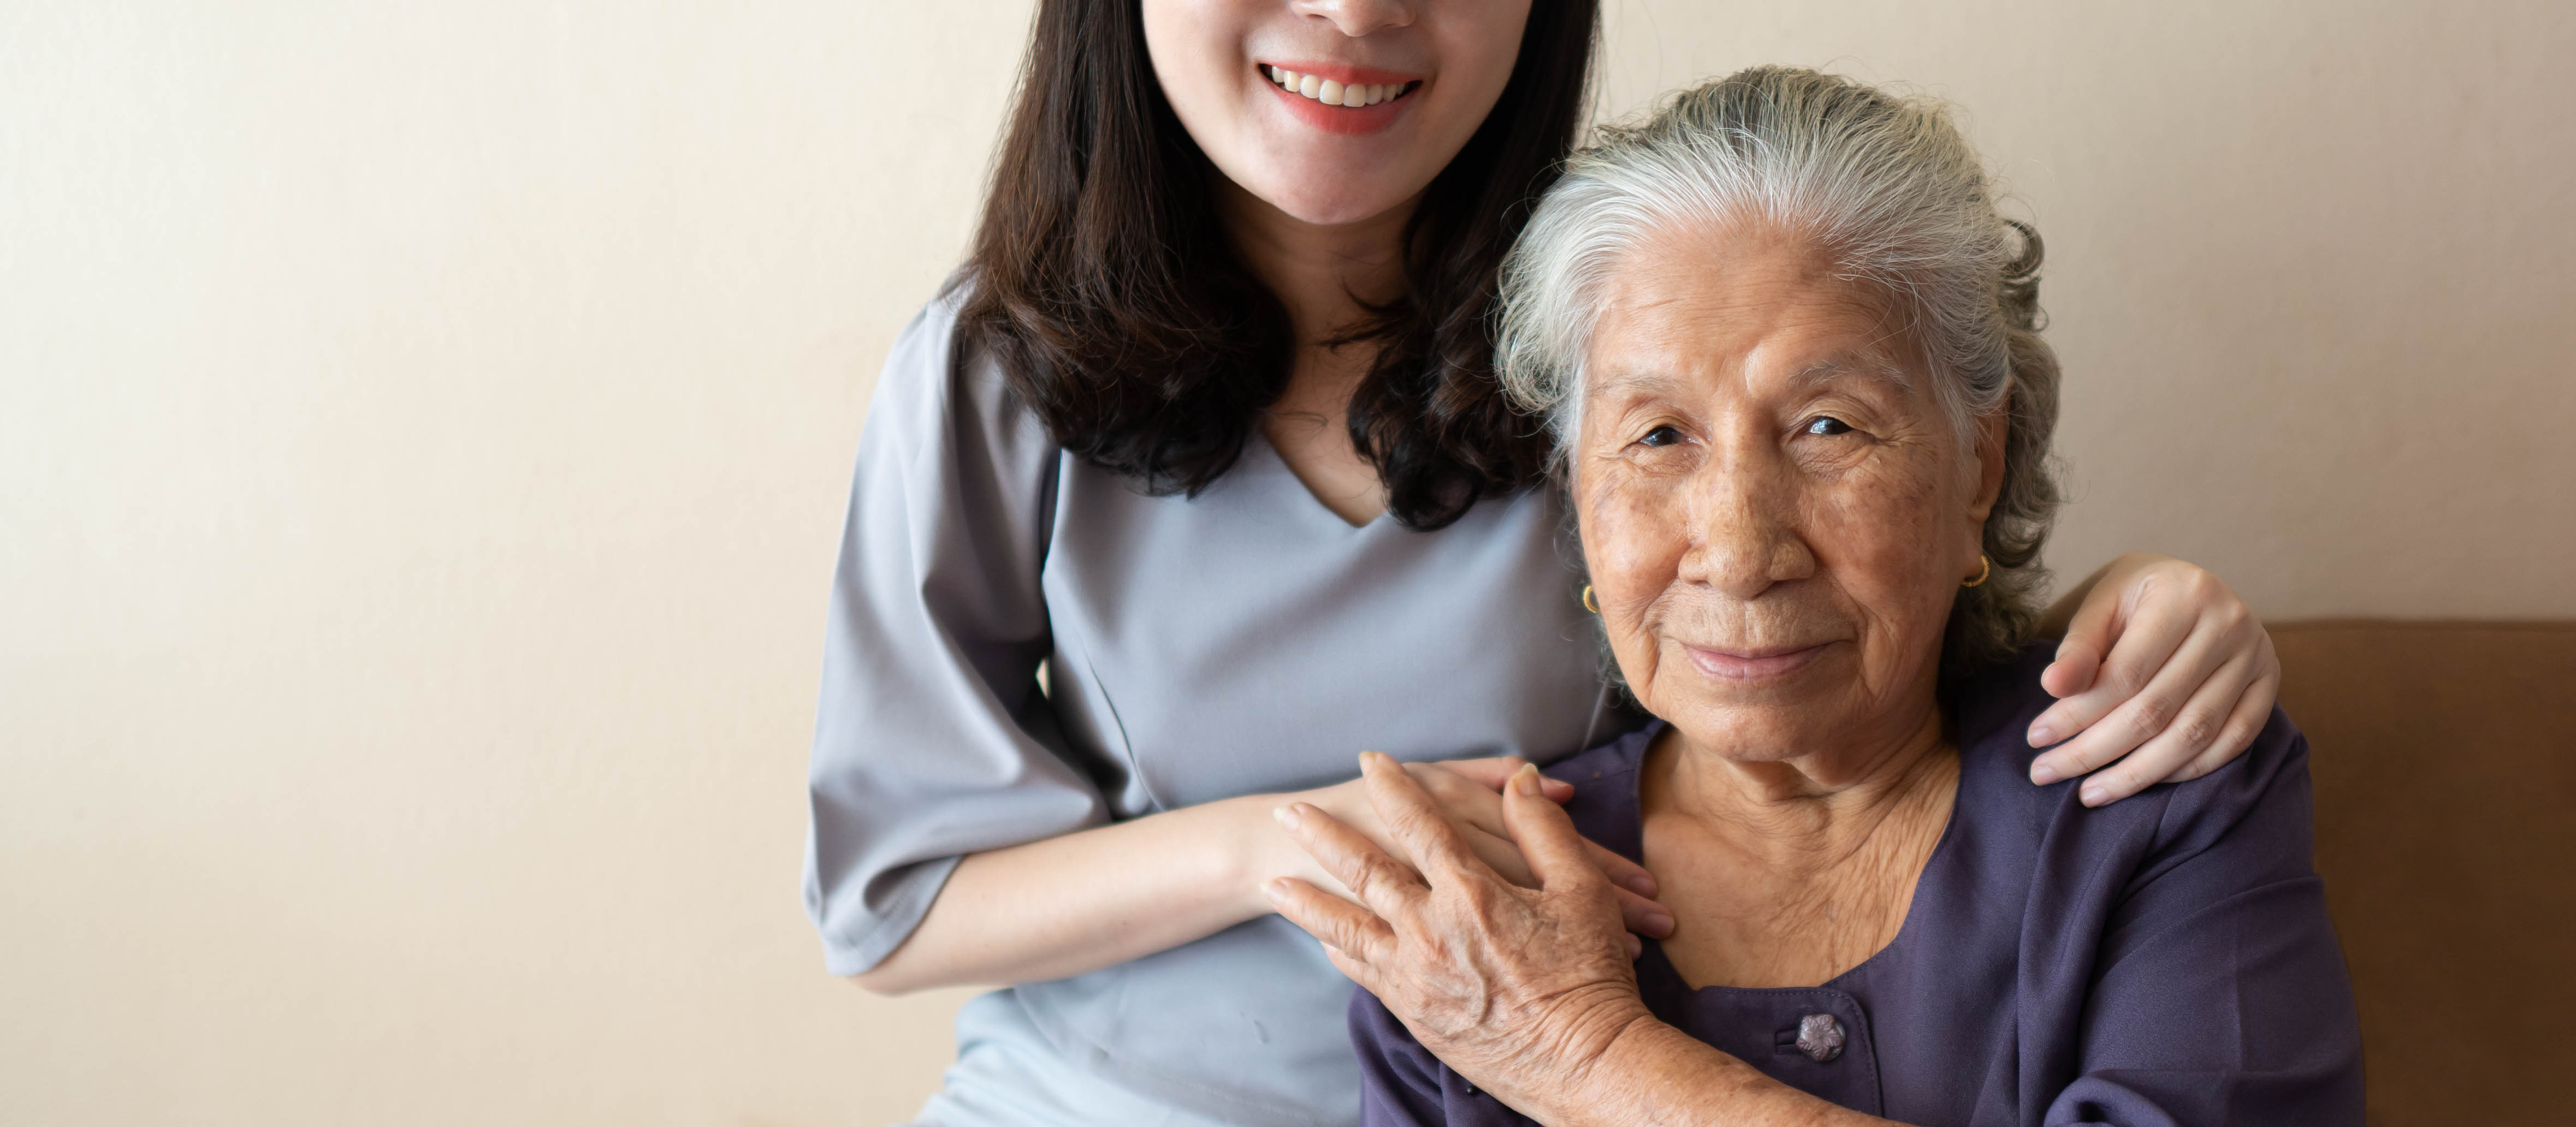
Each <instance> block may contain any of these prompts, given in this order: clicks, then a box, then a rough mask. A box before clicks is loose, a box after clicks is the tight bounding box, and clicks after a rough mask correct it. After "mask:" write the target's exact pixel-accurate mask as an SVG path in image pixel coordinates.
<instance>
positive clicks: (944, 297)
mask: <svg viewBox="0 0 2576 1127" xmlns="http://www.w3.org/2000/svg"><path fill="white" fill-rule="evenodd" d="M972 290H973V283H972V281H971V280H969V279H964V278H960V279H957V280H954V281H952V282H951V283H950V284H949V285H948V286H946V287H945V288H943V289H942V290H941V291H940V293H939V294H938V296H936V297H933V298H932V299H931V300H929V301H928V302H925V303H923V305H922V307H921V308H920V309H919V310H917V311H915V312H914V314H913V316H912V320H910V321H909V322H907V323H906V324H905V325H904V327H903V330H902V331H901V332H900V333H898V334H896V336H895V341H894V346H893V347H892V348H889V349H888V350H887V351H886V359H885V366H884V368H883V369H881V370H880V371H879V373H878V376H877V382H876V387H875V390H874V392H873V393H872V394H871V395H870V397H869V401H868V415H867V425H866V431H867V434H866V437H865V438H864V439H862V443H863V444H865V445H873V446H880V447H884V448H886V452H887V453H890V454H895V455H896V456H898V457H901V458H905V459H906V460H909V459H911V458H917V457H921V456H926V455H931V454H934V453H935V452H937V451H940V450H946V449H956V448H959V447H965V448H971V449H976V450H978V451H980V452H982V453H984V454H986V455H987V456H989V457H991V458H992V459H994V460H996V461H1002V462H1024V461H1032V460H1041V461H1042V460H1049V459H1052V457H1053V455H1054V453H1055V449H1056V447H1055V443H1054V441H1053V439H1052V438H1051V437H1049V436H1048V435H1047V433H1046V430H1045V427H1044V426H1043V425H1041V424H1040V423H1039V421H1038V420H1037V418H1036V416H1035V415H1033V414H1032V413H1030V412H1029V411H1028V410H1027V409H1026V408H1025V407H1024V406H1023V405H1022V404H1021V403H1020V401H1019V398H1018V396H1017V395H1016V394H1014V393H1013V392H1012V391H1011V388H1010V381H1009V380H1008V379H1007V378H1005V376H1004V375H1003V372H1002V370H1001V366H1000V365H999V364H997V363H995V362H994V361H993V360H992V358H991V357H989V356H980V355H975V354H973V353H972V352H971V350H970V351H969V352H967V353H964V354H961V353H960V351H959V346H960V342H959V340H958V331H957V329H958V314H959V311H960V310H961V309H963V308H964V306H965V304H966V302H967V300H968V298H969V297H970V296H971V294H972Z"/></svg>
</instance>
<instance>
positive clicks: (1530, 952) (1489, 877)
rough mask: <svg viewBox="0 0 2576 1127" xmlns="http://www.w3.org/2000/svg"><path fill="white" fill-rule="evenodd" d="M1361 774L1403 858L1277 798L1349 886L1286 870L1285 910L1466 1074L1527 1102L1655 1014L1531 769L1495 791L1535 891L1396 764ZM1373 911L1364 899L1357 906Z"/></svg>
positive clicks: (1278, 888) (1275, 898)
mask: <svg viewBox="0 0 2576 1127" xmlns="http://www.w3.org/2000/svg"><path fill="white" fill-rule="evenodd" d="M1361 771H1362V778H1361V782H1362V783H1363V784H1365V786H1366V788H1367V793H1368V797H1369V801H1370V805H1371V806H1372V808H1373V809H1374V811H1375V813H1376V815H1377V818H1378V819H1379V821H1380V822H1381V823H1382V824H1383V825H1384V826H1385V827H1386V832H1387V834H1388V835H1389V836H1390V837H1392V838H1393V839H1394V840H1395V841H1396V842H1397V843H1398V844H1400V845H1401V846H1402V847H1403V848H1404V850H1405V852H1406V855H1407V856H1409V857H1411V858H1413V859H1414V860H1413V863H1411V864H1408V863H1406V862H1405V861H1403V860H1399V859H1398V858H1396V857H1395V856H1393V855H1391V854H1390V853H1388V852H1387V851H1386V850H1384V849H1381V848H1379V847H1378V845H1377V843H1376V842H1373V841H1371V840H1370V839H1369V838H1368V836H1367V835H1364V834H1361V833H1360V832H1358V831H1357V830H1355V829H1353V828H1352V827H1351V826H1350V825H1348V824H1346V823H1345V822H1343V821H1342V820H1341V819H1340V818H1337V817H1335V816H1334V815H1332V814H1329V813H1326V812H1325V811H1323V810H1321V809H1319V808H1317V807H1315V806H1313V805H1311V804H1306V803H1292V804H1290V805H1288V806H1284V807H1281V808H1280V810H1279V818H1280V821H1281V823H1282V824H1283V825H1285V826H1286V827H1287V828H1288V831H1289V833H1290V834H1291V835H1292V836H1293V837H1295V838H1296V840H1297V842H1298V844H1300V845H1302V846H1304V847H1305V849H1306V850H1307V851H1308V852H1310V853H1312V854H1313V855H1314V856H1315V858H1316V859H1317V860H1318V861H1319V862H1321V863H1322V865H1323V867H1324V868H1325V869H1326V870H1327V871H1329V872H1330V873H1331V874H1332V875H1333V876H1334V878H1335V879H1337V880H1339V881H1340V882H1341V884H1342V885H1343V886H1345V887H1347V888H1349V889H1350V890H1351V891H1352V892H1353V893H1355V894H1356V895H1357V896H1358V898H1359V901H1360V903H1359V904H1353V903H1351V902H1349V901H1347V900H1344V899H1342V898H1340V897H1338V896H1334V895H1331V894H1329V893H1327V892H1325V891H1323V890H1322V889H1319V888H1317V887H1315V886H1314V885H1313V884H1310V883H1308V882H1305V881H1302V880H1297V879H1294V878H1281V879H1278V880H1273V881H1271V882H1269V884H1268V885H1267V886H1266V888H1265V891H1266V892H1268V894H1269V896H1270V899H1271V903H1272V905H1273V906H1275V907H1277V908H1278V910H1279V912H1280V914H1281V915H1284V916H1286V917H1288V918H1289V919H1290V920H1292V921H1295V923H1296V924H1297V926H1299V927H1302V928H1305V929H1306V930H1307V931H1308V932H1310V933H1312V934H1313V935H1314V936H1315V937H1316V938H1318V939H1321V940H1322V941H1323V942H1324V947H1325V951H1326V953H1327V954H1329V955H1330V956H1331V957H1332V960H1333V965H1335V966H1337V967H1340V968H1341V970H1342V973H1344V974H1347V975H1349V976H1350V977H1351V978H1352V979H1353V980H1354V981H1356V982H1358V983H1359V984H1360V985H1361V986H1363V987H1366V988H1367V989H1368V991H1369V992H1370V993H1372V994H1375V995H1377V996H1378V998H1379V1000H1381V1001H1383V1002H1385V1003H1386V1007H1387V1009H1388V1010H1390V1011H1392V1012H1393V1013H1394V1014H1395V1016H1396V1017H1397V1019H1399V1020H1401V1021H1402V1022H1404V1025H1405V1028H1407V1029H1409V1030H1411V1031H1412V1033H1413V1035H1414V1037H1415V1038H1416V1039H1418V1040H1420V1041H1421V1042H1422V1045H1423V1047H1424V1048H1427V1049H1429V1050H1431V1052H1432V1053H1434V1054H1435V1055H1437V1056H1439V1057H1440V1059H1441V1060H1443V1061H1446V1062H1448V1064H1449V1066H1450V1067H1451V1068H1453V1069H1456V1070H1457V1071H1458V1073H1459V1074H1460V1075H1461V1076H1464V1077H1466V1078H1467V1079H1468V1080H1469V1081H1470V1082H1472V1083H1474V1084H1476V1085H1477V1086H1479V1087H1482V1088H1485V1089H1487V1090H1488V1091H1491V1092H1493V1093H1494V1094H1495V1095H1496V1096H1497V1097H1500V1098H1501V1099H1502V1100H1503V1101H1504V1102H1506V1103H1509V1104H1513V1105H1514V1106H1518V1107H1529V1106H1532V1102H1533V1101H1534V1100H1535V1099H1536V1098H1537V1097H1538V1096H1539V1095H1541V1094H1543V1093H1550V1092H1556V1093H1561V1092H1563V1091H1564V1090H1566V1088H1567V1086H1568V1085H1570V1084H1572V1083H1575V1082H1578V1081H1579V1080H1580V1079H1582V1076H1583V1074H1584V1073H1585V1072H1586V1071H1587V1070H1588V1069H1590V1068H1591V1066H1592V1065H1593V1064H1594V1063H1595V1062H1598V1061H1600V1060H1601V1059H1602V1058H1603V1055H1604V1054H1605V1053H1607V1052H1608V1051H1609V1049H1610V1046H1611V1045H1612V1044H1613V1043H1614V1042H1616V1041H1617V1040H1618V1039H1619V1037H1620V1036H1621V1034H1622V1033H1623V1032H1626V1031H1628V1030H1629V1029H1631V1028H1632V1027H1634V1026H1636V1025H1637V1023H1639V1022H1641V1021H1644V1022H1651V1021H1652V1018H1651V1017H1650V1016H1649V1015H1648V1013H1647V1011H1646V1007H1645V1004H1644V1002H1643V1001H1641V1000H1640V999H1639V997H1638V994H1637V979H1636V973H1635V970H1634V968H1633V967H1632V966H1631V960H1632V959H1634V958H1635V953H1636V951H1637V949H1638V945H1637V939H1636V937H1635V936H1633V935H1630V934H1629V933H1628V932H1627V931H1626V930H1625V929H1624V928H1623V927H1622V926H1621V922H1620V909H1619V901H1618V898H1617V896H1616V894H1615V890H1614V888H1613V886H1612V885H1611V883H1610V881H1609V879H1608V878H1607V877H1606V876H1604V875H1603V874H1602V872H1601V870H1600V868H1599V867H1597V866H1596V865H1595V864H1594V863H1593V861H1592V859H1591V855H1590V853H1589V851H1587V850H1586V849H1585V846H1586V845H1587V844H1588V843H1586V842H1585V841H1584V840H1583V838H1582V837H1581V835H1579V834H1577V833H1576V832H1575V830H1574V824H1573V822H1572V821H1570V820H1568V819H1567V818H1566V816H1565V812H1564V811H1563V810H1560V809H1558V808H1557V806H1556V804H1555V803H1554V802H1551V801H1548V800H1547V798H1545V797H1544V796H1543V795H1542V793H1541V788H1540V782H1541V777H1540V775H1539V774H1538V770H1537V769H1536V768H1534V767H1524V768H1522V769H1521V770H1520V771H1519V772H1517V773H1516V774H1515V775H1514V776H1513V778H1512V779H1511V780H1510V784H1509V785H1508V786H1507V787H1505V788H1504V789H1505V793H1504V794H1503V795H1502V796H1501V800H1500V805H1501V808H1502V822H1503V829H1504V831H1505V832H1506V833H1508V834H1509V836H1510V838H1511V839H1512V840H1513V841H1515V842H1517V843H1518V845H1519V853H1520V854H1521V855H1522V856H1523V857H1525V858H1527V861H1528V865H1529V869H1530V872H1531V874H1532V876H1533V877H1534V878H1535V879H1534V884H1535V887H1527V886H1524V885H1523V884H1521V883H1519V882H1515V881H1512V880H1509V879H1506V878H1505V877H1504V876H1503V875H1502V874H1500V873H1498V872H1496V871H1495V870H1494V868H1493V867H1492V866H1491V865H1488V864H1486V863H1485V861H1484V860H1483V859H1482V858H1481V857H1480V856H1479V855H1478V853H1477V851H1476V850H1475V849H1474V848H1473V847H1472V846H1471V845H1470V844H1469V843H1468V841H1467V838H1466V835H1465V833H1464V832H1463V831H1461V830H1460V829H1459V828H1458V827H1456V826H1454V825H1452V824H1451V823H1450V822H1449V820H1448V819H1447V818H1445V817H1443V816H1442V815H1441V808H1440V806H1439V804H1438V803H1437V802H1436V801H1435V800H1434V799H1433V798H1432V796H1431V794H1430V793H1429V792H1427V791H1426V790H1425V789H1424V788H1423V787H1422V786H1421V785H1420V784H1419V783H1418V781H1417V780H1416V778H1415V777H1413V776H1411V775H1408V774H1407V773H1406V772H1405V771H1404V770H1403V769H1402V768H1401V767H1399V766H1398V765H1397V764H1396V763H1395V761H1394V760H1391V759H1389V758H1387V757H1385V756H1383V755H1376V754H1370V755H1365V756H1362V757H1361ZM1363 905H1364V906H1363Z"/></svg>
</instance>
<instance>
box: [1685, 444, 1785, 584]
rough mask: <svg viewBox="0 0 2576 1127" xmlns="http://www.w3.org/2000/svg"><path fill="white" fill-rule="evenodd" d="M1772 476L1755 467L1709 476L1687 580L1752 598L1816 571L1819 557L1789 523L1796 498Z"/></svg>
mask: <svg viewBox="0 0 2576 1127" xmlns="http://www.w3.org/2000/svg"><path fill="white" fill-rule="evenodd" d="M1769 476H1770V475H1768V474H1766V473H1764V472H1762V471H1760V470H1758V469H1753V468H1750V467H1743V468H1738V469H1734V470H1729V471H1723V472H1716V473H1712V474H1710V475H1708V480H1707V481H1706V482H1705V483H1704V484H1703V485H1702V487H1701V488H1700V489H1698V490H1697V491H1695V492H1696V496H1695V498H1694V503H1693V505H1692V506H1691V517H1690V523H1691V524H1692V526H1693V527H1692V528H1691V529H1690V532H1691V534H1692V540H1693V541H1694V549H1693V551H1692V552H1691V553H1690V555H1689V556H1688V557H1686V558H1685V559H1684V561H1683V572H1684V574H1683V578H1685V579H1689V580H1692V581H1694V582H1699V583H1705V584H1708V585H1709V586H1711V587H1714V588H1716V589H1717V590H1718V592H1719V593H1721V594H1724V595H1727V596H1729V597H1732V598H1738V599H1750V598H1753V597H1755V596H1757V595H1760V594H1761V593H1762V592H1763V591H1765V590H1767V589H1769V588H1770V586H1771V585H1772V584H1774V583H1785V582H1788V581H1790V580H1793V579H1804V578H1806V577H1807V576H1808V575H1810V574H1812V573H1813V572H1814V570H1815V565H1816V557H1815V555H1814V554H1813V553H1811V552H1809V551H1808V550H1807V544H1806V541H1805V540H1804V539H1803V538H1801V537H1800V536H1799V535H1798V532H1797V529H1796V527H1795V525H1794V524H1793V523H1792V522H1791V521H1790V519H1789V512H1788V510H1789V508H1790V504H1791V499H1790V498H1788V497H1787V496H1785V495H1784V493H1783V491H1782V490H1781V489H1780V488H1778V486H1777V485H1776V484H1775V483H1773V482H1771V481H1770V480H1769Z"/></svg>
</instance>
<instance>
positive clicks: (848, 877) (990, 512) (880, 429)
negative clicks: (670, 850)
mask: <svg viewBox="0 0 2576 1127" xmlns="http://www.w3.org/2000/svg"><path fill="white" fill-rule="evenodd" d="M954 327H955V316H954V298H953V296H952V297H951V298H948V299H943V300H941V301H939V302H934V303H933V304H932V305H931V306H929V307H928V308H926V309H924V310H923V311H922V312H921V314H920V315H918V316H916V317H914V318H913V321H912V323H911V324H910V325H909V326H907V327H906V328H905V329H904V331H903V335H902V336H901V337H900V338H899V339H898V340H897V341H896V343H895V346H894V350H893V352H892V354H891V355H889V356H888V357H887V359H886V364H885V370H884V374H883V375H882V376H881V377H880V378H879V379H878V382H877V387H876V392H875V396H874V398H873V399H872V400H871V402H870V404H869V408H868V416H867V424H866V427H865V429H864V430H863V431H862V433H861V436H860V439H859V457H858V469H857V472H856V474H855V475H854V478H853V480H852V483H851V487H850V507H849V514H848V519H847V523H846V524H845V525H844V526H843V530H842V534H841V550H840V560H839V563H838V566H837V567H836V569H835V571H834V576H833V582H832V596H831V612H830V619H829V623H828V631H827V633H826V635H825V638H824V646H823V685H822V694H821V699H820V703H819V705H818V707H817V715H816V721H815V728H814V750H813V758H812V762H811V768H810V771H809V773H808V799H809V804H810V816H811V821H810V823H809V830H808V835H807V843H806V863H805V908H806V912H807V914H808V915H810V916H811V917H812V918H813V920H814V925H815V927H816V929H817V930H819V931H820V932H821V933H822V938H823V947H824V961H825V964H826V965H827V966H828V967H829V968H830V969H831V971H832V973H834V974H839V975H851V974H858V973H861V972H864V971H866V970H868V969H869V968H870V967H873V966H875V965H876V964H877V963H878V962H879V961H880V960H882V959H884V958H885V957H886V955H887V954H888V953H890V952H892V951H893V950H894V949H895V948H896V947H897V946H899V945H901V944H902V942H903V940H904V938H905V937H906V936H909V935H910V934H911V933H912V930H913V928H914V927H916V926H917V925H919V924H920V922H921V918H922V917H923V916H924V915H925V914H927V913H928V912H929V910H930V904H931V901H932V900H933V899H935V898H936V897H937V896H938V895H939V889H940V887H941V885H942V884H944V883H945V882H946V880H947V878H948V874H949V872H950V871H951V870H952V869H954V868H955V867H956V864H957V861H958V859H959V858H960V857H961V856H963V855H965V854H968V853H973V852H977V851H981V850H986V849H993V848H997V847H1000V846H1004V845H1010V844H1016V843H1019V842H1023V841H1033V840H1036V839H1039V838H1044V837H1051V836H1054V835H1057V834H1061V833H1066V832H1069V831H1072V830H1076V829H1081V828H1083V827H1086V826H1090V825H1095V824H1098V823H1100V822H1102V821H1105V820H1106V819H1107V808H1106V804H1105V803H1104V802H1103V800H1102V798H1101V795H1100V792H1099V790H1098V788H1097V787H1095V786H1094V785H1093V784H1092V783H1091V782H1090V781H1089V779H1088V778H1087V777H1086V776H1085V775H1084V774H1083V773H1082V772H1081V771H1079V770H1077V769H1076V768H1075V767H1074V766H1073V765H1072V763H1071V761H1070V760H1069V759H1068V758H1067V757H1066V756H1065V754H1064V749H1063V745H1062V740H1061V737H1060V736H1058V735H1057V734H1056V727H1055V725H1054V723H1053V716H1054V714H1053V712H1052V711H1051V709H1050V707H1049V705H1048V703H1047V700H1046V697H1045V695H1044V694H1043V693H1042V692H1040V690H1039V687H1038V682H1037V670H1038V666H1039V663H1040V662H1041V661H1042V660H1044V658H1045V657H1046V655H1047V653H1048V651H1049V649H1050V648H1051V637H1050V634H1049V631H1048V625H1047V609H1046V601H1045V597H1044V595H1043V594H1042V593H1041V591H1040V586H1039V577H1040V570H1041V568H1042V567H1043V566H1044V564H1045V553H1046V544H1047V539H1048V533H1049V529H1048V527H1047V526H1048V524H1049V523H1050V521H1051V519H1052V510H1053V491H1054V489H1055V483H1056V475H1057V473H1058V472H1059V468H1058V466H1059V462H1058V455H1059V453H1060V448H1059V447H1058V446H1056V444H1055V443H1054V442H1053V441H1052V440H1051V439H1049V437H1048V436H1047V434H1046V432H1045V430H1044V428H1043V427H1042V426H1040V425H1039V424H1038V422H1037V421H1036V420H1035V419H1034V418H1033V417H1032V416H1030V414H1029V413H1028V412H1027V411H1026V410H1024V409H1022V408H1020V407H1019V406H1018V404H1017V403H1016V401H1014V400H1013V399H1012V398H1011V397H1010V395H1009V393H1008V392H1007V391H1006V390H1005V388H1004V385H1003V381H1002V379H1001V376H1000V374H999V373H998V372H997V371H996V370H994V368H993V367H992V365H990V364H979V365H955V364H952V363H951V362H950V350H951V337H952V335H953V332H954Z"/></svg>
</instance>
